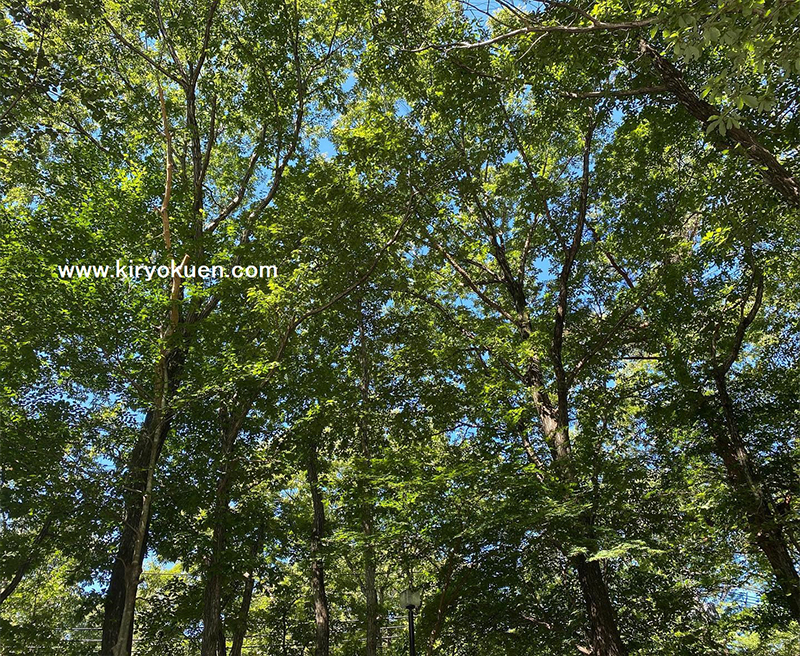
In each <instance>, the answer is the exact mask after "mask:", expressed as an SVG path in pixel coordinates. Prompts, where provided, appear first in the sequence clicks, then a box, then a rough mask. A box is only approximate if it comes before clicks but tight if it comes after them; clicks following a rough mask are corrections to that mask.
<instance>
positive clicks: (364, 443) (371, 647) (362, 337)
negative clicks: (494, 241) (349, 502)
mask: <svg viewBox="0 0 800 656" xmlns="http://www.w3.org/2000/svg"><path fill="white" fill-rule="evenodd" d="M359 310H361V315H360V320H359V347H360V349H359V358H360V361H361V419H360V421H359V427H358V431H359V434H360V438H361V457H362V458H363V459H364V463H365V469H366V471H367V473H368V472H369V470H370V464H371V462H372V452H371V449H370V443H369V420H368V415H367V412H368V409H369V387H370V375H369V357H368V354H367V336H366V329H365V325H364V322H365V317H364V312H363V305H362V300H361V299H359ZM359 487H360V488H361V489H360V497H361V498H362V499H364V501H362V503H361V529H362V531H363V532H364V542H365V545H364V596H365V601H366V614H367V617H366V634H367V635H366V656H377V654H378V642H379V638H380V624H379V622H378V620H379V617H378V593H377V589H376V584H375V578H376V564H375V547H374V545H373V544H372V536H373V535H374V532H375V526H374V520H373V508H372V504H371V503H370V501H369V496H370V495H369V494H368V492H369V489H368V486H367V485H366V484H365V482H364V481H363V480H361V481H359Z"/></svg>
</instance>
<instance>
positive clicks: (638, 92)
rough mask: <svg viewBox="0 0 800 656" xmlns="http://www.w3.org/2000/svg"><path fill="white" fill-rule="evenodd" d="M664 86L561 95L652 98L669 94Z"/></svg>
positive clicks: (571, 92)
mask: <svg viewBox="0 0 800 656" xmlns="http://www.w3.org/2000/svg"><path fill="white" fill-rule="evenodd" d="M669 92H670V91H669V89H668V88H667V87H665V86H653V87H639V88H637V89H601V90H599V91H564V92H562V93H561V95H562V96H564V97H565V98H575V99H583V98H624V97H626V96H652V95H656V94H661V93H669Z"/></svg>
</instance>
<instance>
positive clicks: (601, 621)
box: [540, 394, 628, 656]
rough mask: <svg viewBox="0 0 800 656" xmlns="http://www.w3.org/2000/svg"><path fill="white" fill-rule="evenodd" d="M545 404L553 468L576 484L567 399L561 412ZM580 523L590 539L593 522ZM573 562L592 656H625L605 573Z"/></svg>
mask: <svg viewBox="0 0 800 656" xmlns="http://www.w3.org/2000/svg"><path fill="white" fill-rule="evenodd" d="M542 402H543V407H542V410H541V411H540V417H541V422H542V426H543V428H544V432H545V435H546V436H547V437H548V440H549V442H550V444H551V445H552V453H553V461H554V465H555V466H556V467H557V471H558V474H559V476H560V477H562V478H563V479H564V480H568V481H574V480H575V476H574V473H573V471H572V454H571V448H570V442H569V424H568V423H567V419H568V415H567V410H566V408H567V406H566V402H567V396H566V395H565V394H559V409H558V410H556V409H554V408H552V406H550V403H549V399H547V398H546V396H545V397H544V398H543V399H542ZM548 407H549V410H548ZM579 519H580V521H579V522H578V525H579V526H580V527H582V530H583V531H584V533H585V534H586V535H587V536H588V535H589V534H591V530H592V529H591V518H590V517H588V516H582V517H580V518H579ZM570 562H571V564H572V567H573V569H574V570H575V573H576V574H577V576H578V583H579V585H580V588H581V594H582V595H583V601H584V605H585V608H586V615H587V617H588V619H589V640H590V643H591V648H592V656H625V655H626V654H627V653H628V650H627V648H626V646H625V643H624V642H623V641H622V638H621V636H620V633H619V628H618V624H617V616H616V612H615V610H614V605H613V603H612V602H611V596H610V595H609V592H608V585H607V584H606V581H605V577H604V576H603V571H602V570H601V569H600V563H599V562H597V561H588V560H587V559H586V556H583V555H580V556H576V557H574V558H572V559H570Z"/></svg>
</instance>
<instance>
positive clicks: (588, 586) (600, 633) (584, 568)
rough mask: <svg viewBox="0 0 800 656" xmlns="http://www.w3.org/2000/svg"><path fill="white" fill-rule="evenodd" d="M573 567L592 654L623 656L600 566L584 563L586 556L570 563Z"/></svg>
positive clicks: (615, 619) (614, 615)
mask: <svg viewBox="0 0 800 656" xmlns="http://www.w3.org/2000/svg"><path fill="white" fill-rule="evenodd" d="M572 565H573V567H574V568H575V571H576V572H577V574H578V581H579V582H580V586H581V592H582V593H583V600H584V603H585V605H586V613H587V614H588V615H589V625H590V627H591V628H590V635H589V637H590V640H591V645H592V654H597V655H598V656H624V655H625V654H627V653H628V652H627V649H626V648H625V645H624V643H623V642H622V638H621V637H620V635H619V629H618V628H617V618H616V614H615V613H614V606H613V605H612V603H611V598H610V597H609V595H608V586H607V585H606V581H605V578H604V577H603V572H602V570H601V569H600V563H599V562H598V561H596V560H594V561H591V562H590V561H587V560H586V556H584V555H580V556H577V557H575V558H574V559H573V560H572Z"/></svg>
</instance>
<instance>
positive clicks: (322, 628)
mask: <svg viewBox="0 0 800 656" xmlns="http://www.w3.org/2000/svg"><path fill="white" fill-rule="evenodd" d="M307 473H308V484H309V487H310V488H311V503H312V506H313V510H314V522H313V526H312V529H311V590H312V591H313V594H314V623H315V626H316V642H315V647H314V654H315V656H328V654H329V653H330V624H329V619H328V618H329V613H328V597H327V595H326V594H325V565H324V563H323V560H322V538H323V536H324V535H325V505H324V504H323V503H322V492H321V490H320V485H319V472H318V463H317V444H316V442H315V441H313V440H312V443H311V444H310V445H309V456H308V471H307Z"/></svg>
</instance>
